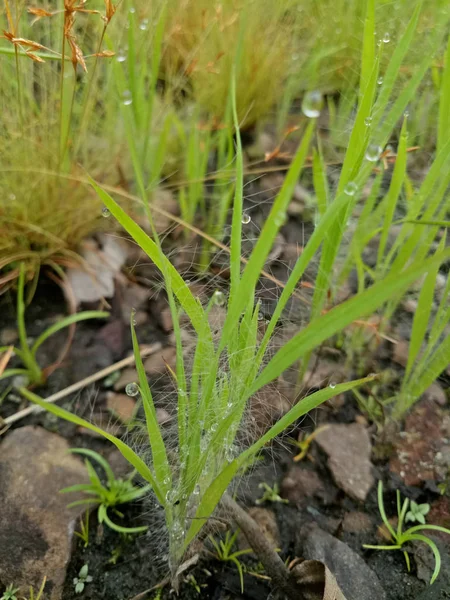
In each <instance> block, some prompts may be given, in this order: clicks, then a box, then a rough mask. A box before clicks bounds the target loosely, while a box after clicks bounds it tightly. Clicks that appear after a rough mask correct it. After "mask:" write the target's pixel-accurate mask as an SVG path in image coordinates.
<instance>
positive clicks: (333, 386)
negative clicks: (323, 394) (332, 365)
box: [330, 381, 336, 390]
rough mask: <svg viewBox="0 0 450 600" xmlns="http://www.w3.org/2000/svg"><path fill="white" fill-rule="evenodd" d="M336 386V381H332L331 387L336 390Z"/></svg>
mask: <svg viewBox="0 0 450 600" xmlns="http://www.w3.org/2000/svg"><path fill="white" fill-rule="evenodd" d="M335 387H336V382H334V381H332V382H331V383H330V388H331V389H332V390H334V388H335Z"/></svg>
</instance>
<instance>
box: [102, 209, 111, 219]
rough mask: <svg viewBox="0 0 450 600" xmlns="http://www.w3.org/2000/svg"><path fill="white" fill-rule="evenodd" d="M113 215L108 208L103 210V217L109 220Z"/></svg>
mask: <svg viewBox="0 0 450 600" xmlns="http://www.w3.org/2000/svg"><path fill="white" fill-rule="evenodd" d="M110 215H111V213H110V212H109V209H108V208H106V206H104V207H103V208H102V217H105V218H108V217H109V216H110Z"/></svg>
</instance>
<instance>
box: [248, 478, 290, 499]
mask: <svg viewBox="0 0 450 600" xmlns="http://www.w3.org/2000/svg"><path fill="white" fill-rule="evenodd" d="M258 487H259V488H260V489H263V490H264V493H263V495H262V496H261V498H259V499H258V500H256V502H255V504H264V502H283V504H288V503H289V500H286V498H282V497H281V496H280V487H279V485H278V483H274V485H273V487H270V485H268V484H267V483H265V482H264V481H262V482H261V483H260V484H259V485H258Z"/></svg>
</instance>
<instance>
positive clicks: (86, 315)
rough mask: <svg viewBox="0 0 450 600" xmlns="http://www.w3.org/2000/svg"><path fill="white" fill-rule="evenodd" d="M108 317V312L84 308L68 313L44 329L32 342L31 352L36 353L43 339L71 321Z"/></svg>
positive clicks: (70, 323) (71, 322)
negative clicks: (81, 310) (78, 311)
mask: <svg viewBox="0 0 450 600" xmlns="http://www.w3.org/2000/svg"><path fill="white" fill-rule="evenodd" d="M108 317H109V313H108V312H104V311H101V310H86V311H84V312H81V313H77V314H76V315H70V316H69V317H66V318H64V319H62V320H61V321H59V322H58V323H55V324H54V325H52V326H51V327H49V328H48V329H46V330H45V331H44V333H41V335H40V336H39V337H38V339H37V340H36V341H35V342H34V344H33V346H32V348H31V352H32V353H33V354H36V351H37V349H38V348H39V346H41V345H42V344H43V343H44V342H45V340H47V339H48V338H49V337H50V336H51V335H53V334H54V333H56V332H58V331H60V330H61V329H64V328H65V327H69V325H73V323H79V322H80V321H87V320H88V319H107V318H108Z"/></svg>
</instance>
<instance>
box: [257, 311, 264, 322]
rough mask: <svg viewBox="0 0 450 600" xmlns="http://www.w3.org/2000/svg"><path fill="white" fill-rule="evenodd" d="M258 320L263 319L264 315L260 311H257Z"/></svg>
mask: <svg viewBox="0 0 450 600" xmlns="http://www.w3.org/2000/svg"><path fill="white" fill-rule="evenodd" d="M258 321H264V315H263V314H262V312H261V311H259V313H258Z"/></svg>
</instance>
